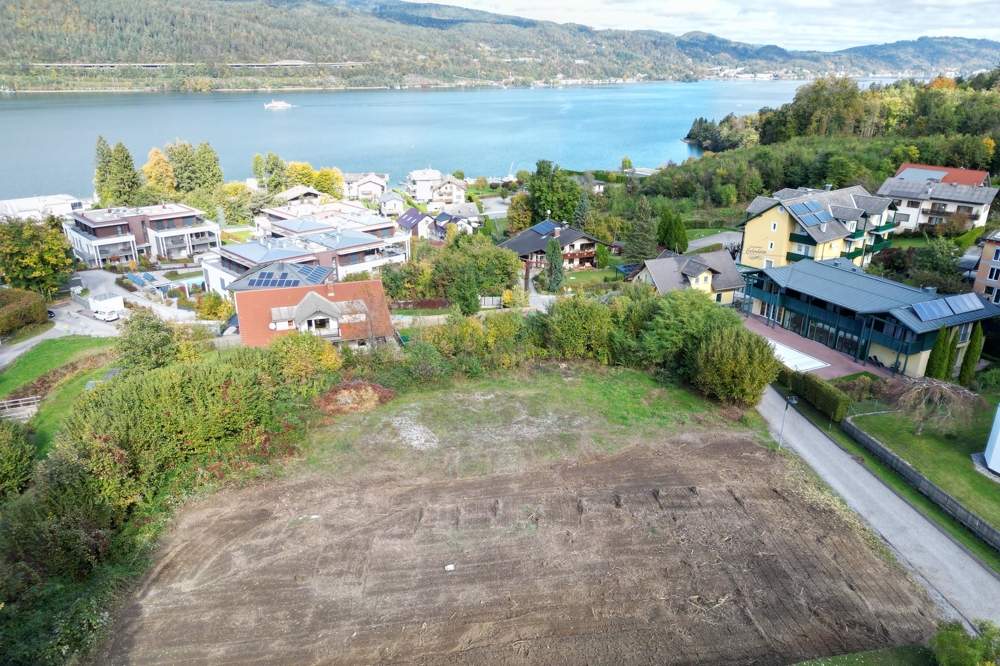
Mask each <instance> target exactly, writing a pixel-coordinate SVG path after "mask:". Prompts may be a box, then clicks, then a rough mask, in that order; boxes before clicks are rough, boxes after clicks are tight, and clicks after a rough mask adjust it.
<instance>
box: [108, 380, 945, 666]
mask: <svg viewBox="0 0 1000 666" xmlns="http://www.w3.org/2000/svg"><path fill="white" fill-rule="evenodd" d="M598 381H617V379H606V380H600V379H599V380H598ZM494 388H497V390H498V391H500V392H501V395H500V397H501V398H502V401H501V402H499V403H498V402H496V401H494V397H496V396H495V394H493V393H482V392H480V393H479V394H478V395H481V397H480V398H473V397H470V399H468V400H460V399H459V398H460V396H461V395H462V393H461V392H460V391H456V392H454V393H447V392H445V393H441V394H437V395H434V396H430V397H429V398H427V399H425V400H426V401H420V400H417V399H407V398H402V399H400V400H399V402H398V403H392V404H389V405H386V406H384V407H382V408H379V409H377V410H376V411H374V412H372V413H370V414H365V415H352V416H349V417H345V420H344V421H343V422H342V423H340V424H338V425H337V426H335V427H334V428H335V429H339V430H340V431H342V432H346V433H347V436H349V437H354V438H357V439H355V440H354V441H352V442H346V443H345V442H344V441H341V440H340V439H337V438H334V439H335V440H336V441H333V442H332V443H331V445H330V447H331V450H336V451H337V453H336V454H335V455H333V457H332V459H325V460H322V461H319V464H318V465H313V468H312V469H310V470H309V471H305V472H303V473H302V474H298V475H293V476H291V477H289V478H286V479H281V480H278V481H271V482H268V483H266V484H260V485H256V486H254V487H250V488H244V489H239V490H230V491H225V492H222V493H220V494H217V495H215V496H212V497H210V498H207V499H205V500H202V501H199V502H197V503H195V504H192V505H190V506H188V507H187V508H186V509H185V510H183V511H182V512H181V514H180V515H179V516H178V518H177V520H176V525H175V527H174V529H173V530H172V533H171V534H170V535H169V536H168V537H166V538H165V540H164V543H163V546H162V549H161V552H160V553H159V555H158V557H157V561H156V564H155V566H154V568H153V569H152V570H151V572H150V573H149V574H148V575H147V576H146V578H145V579H144V580H143V581H142V583H141V584H140V586H139V588H138V590H137V591H136V592H135V594H134V595H133V597H132V598H131V600H130V601H129V602H128V603H127V604H126V606H125V607H124V608H123V610H122V612H121V616H120V617H119V619H118V622H117V624H116V625H115V628H114V629H113V631H112V635H111V639H110V641H109V644H108V645H107V646H106V648H105V651H104V652H103V653H102V654H101V655H100V656H99V657H98V661H99V662H101V663H115V664H127V663H135V664H177V663H184V664H202V663H203V664H263V663H267V664H313V663H376V662H380V663H398V662H403V663H490V664H506V663H536V664H579V663H681V664H717V663H757V664H787V663H792V662H795V661H799V660H804V659H807V658H812V657H818V656H826V655H833V654H839V653H845V652H854V651H859V650H866V649H873V648H880V647H885V646H891V645H903V644H909V643H915V642H919V641H921V640H923V639H925V638H926V637H927V635H928V634H929V632H930V631H931V630H932V625H933V620H934V616H933V613H934V611H933V609H932V607H931V605H930V602H929V601H928V600H927V598H926V596H925V595H924V594H923V592H922V591H921V590H920V589H919V588H918V587H917V586H916V585H915V584H914V583H913V582H912V581H910V579H909V578H908V577H907V576H906V575H905V574H904V573H903V572H902V571H901V570H900V568H899V567H898V566H896V565H895V564H893V563H891V562H888V561H886V560H885V559H883V558H882V557H880V556H878V555H876V554H875V553H874V552H873V550H872V549H871V547H870V546H869V544H868V543H866V538H865V536H864V534H863V533H862V532H861V531H860V530H859V529H857V527H856V526H855V525H852V524H851V522H850V521H849V520H847V519H845V517H844V514H843V512H842V511H840V510H838V509H836V508H835V503H834V502H831V501H829V500H828V498H826V496H825V495H824V494H823V493H822V492H819V491H817V490H816V489H815V488H814V487H813V486H812V485H810V483H811V482H809V481H807V480H806V478H805V475H804V474H803V473H802V472H801V471H800V470H798V469H796V468H795V467H794V466H791V465H789V463H788V460H787V459H785V458H784V457H783V456H782V455H780V454H776V453H774V452H773V451H769V450H767V449H765V448H763V447H761V446H760V445H759V443H757V442H756V441H754V439H755V436H754V435H753V434H752V433H751V432H749V431H747V430H745V429H744V430H733V429H732V428H733V425H734V424H733V423H729V424H728V426H723V425H722V423H721V421H719V420H718V415H717V414H715V413H714V412H710V413H709V412H704V411H700V410H701V408H700V407H697V406H695V405H693V403H692V404H689V405H687V406H686V407H684V408H683V409H684V410H685V413H684V414H683V415H678V414H675V415H674V416H672V417H671V418H672V419H673V420H674V421H675V422H677V423H681V422H683V423H686V424H687V426H686V428H684V429H685V430H686V431H687V434H685V435H673V436H671V435H669V434H660V435H657V434H656V432H657V431H659V432H664V431H663V430H662V429H660V426H661V425H662V423H661V422H660V421H659V420H657V419H653V420H649V419H646V420H642V419H645V418H646V417H642V418H640V416H641V415H638V416H637V415H635V414H631V415H630V414H624V415H623V414H619V415H618V416H613V414H615V413H614V412H606V411H602V410H601V409H600V408H593V409H589V410H584V409H578V408H577V409H571V410H568V411H563V412H557V413H552V412H549V413H546V412H545V410H544V409H542V410H541V411H539V407H538V405H537V402H536V401H534V400H531V399H530V398H531V395H532V394H530V391H529V392H527V393H526V392H525V391H526V390H527V389H525V390H522V389H520V388H517V387H514V386H506V387H503V386H501V387H494ZM649 390H650V391H655V390H656V389H649ZM466 395H469V394H468V393H466ZM482 396H486V397H485V398H483V397H482ZM574 396H576V394H575V393H574V392H573V389H572V387H570V388H568V389H567V391H566V392H564V393H563V394H562V396H561V397H562V398H563V400H562V401H561V402H560V403H559V404H561V405H563V406H565V403H566V401H567V400H571V399H573V398H574ZM576 397H579V396H576ZM675 397H676V396H672V395H670V394H667V395H653V396H652V397H651V398H650V400H651V401H652V402H651V403H650V407H651V410H652V411H651V413H656V412H658V410H659V407H660V405H659V404H658V403H657V401H665V404H666V402H670V401H672V400H674V398H675ZM518 401H522V402H523V404H520V405H519V406H518ZM484 404H485V405H486V407H485V408H484V407H483V405H484ZM498 404H504V405H507V407H505V409H508V410H511V409H513V410H514V411H515V412H517V413H516V414H514V416H515V417H517V418H522V417H523V418H522V420H521V422H520V423H521V426H523V427H512V428H508V429H507V430H505V431H500V432H499V433H498V432H497V431H496V428H495V427H494V424H493V423H492V420H493V419H491V418H490V417H489V415H488V414H489V413H494V412H496V411H497V410H496V409H493V408H490V407H489V406H490V405H494V406H495V405H498ZM512 404H514V407H511V405H512ZM672 404H677V403H676V401H674V402H673V403H672ZM440 405H444V406H445V407H446V408H447V409H445V410H444V411H438V406H440ZM582 406H583V404H582V403H581V404H580V405H578V406H577V407H582ZM608 409H613V408H612V407H608ZM477 410H481V413H482V421H481V422H479V423H475V422H474V423H469V422H468V419H467V418H464V419H463V418H460V417H459V416H456V414H459V413H465V414H466V416H468V414H470V413H480V412H479V411H477ZM519 410H520V411H519ZM699 412H700V413H699ZM518 414H521V416H520V417H518ZM609 414H612V416H609ZM432 416H433V417H432ZM509 417H510V414H504V415H503V417H502V419H501V420H506V419H508V418H509ZM496 418H497V419H500V418H501V417H496ZM564 418H565V419H566V420H563V419H564ZM573 419H575V420H573ZM629 420H631V421H632V422H631V424H630V425H628V426H625V425H623V424H622V423H621V421H629ZM394 423H395V424H396V425H393V424H394ZM460 423H461V424H464V425H462V427H459V424H460ZM543 423H548V428H547V429H546V428H545V427H543ZM399 424H402V425H399ZM602 424H603V427H602V429H600V430H597V428H598V426H599V425H602ZM414 426H419V427H414ZM650 426H656V428H652V429H651V427H650ZM570 428H576V429H578V430H579V431H580V433H579V438H577V439H572V440H566V441H562V442H557V443H556V446H558V447H559V448H558V449H557V451H556V452H555V454H554V455H549V454H548V453H546V454H545V455H542V456H532V455H527V454H526V451H531V450H533V449H534V448H535V444H536V442H533V441H532V440H531V439H529V436H530V437H534V438H538V440H537V441H538V442H540V441H543V440H546V441H547V440H549V439H551V438H552V436H553V435H554V434H555V433H557V432H566V431H567V430H568V429H570ZM658 429H659V430H658ZM331 432H332V430H331V431H327V435H326V436H327V437H332V435H331V434H330V433H331ZM365 432H367V433H369V434H368V435H367V436H363V435H362V433H365ZM477 432H478V434H479V435H480V436H481V437H480V438H478V439H477V438H476V433H477ZM626 432H629V433H638V434H639V435H641V441H636V440H635V439H634V438H632V439H626V438H623V437H622V435H623V433H626ZM672 432H674V433H676V432H677V430H676V429H675V430H673V431H672ZM428 433H429V434H428ZM611 436H614V437H618V440H616V441H617V445H616V446H608V445H607V439H606V438H607V437H611ZM407 438H410V439H413V440H414V441H412V442H409V441H407ZM595 438H596V439H595ZM480 445H481V447H482V448H483V449H485V450H487V451H490V454H489V455H486V456H480V457H478V458H477V457H476V456H472V458H473V460H474V462H473V463H466V462H464V461H463V458H465V457H469V456H471V455H472V454H473V453H474V452H478V451H480ZM551 446H552V445H550V447H549V448H548V449H547V450H548V451H549V452H550V453H551ZM317 467H318V469H317ZM448 565H454V569H453V570H446V567H447V566H448Z"/></svg>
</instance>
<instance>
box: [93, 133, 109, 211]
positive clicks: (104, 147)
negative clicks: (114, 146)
mask: <svg viewBox="0 0 1000 666" xmlns="http://www.w3.org/2000/svg"><path fill="white" fill-rule="evenodd" d="M94 153H95V155H94V192H95V193H96V194H97V198H98V200H99V201H106V200H107V199H108V198H109V197H108V174H109V173H110V172H111V146H110V145H108V142H107V140H106V139H105V138H104V137H103V136H99V137H97V147H96V148H95V150H94Z"/></svg>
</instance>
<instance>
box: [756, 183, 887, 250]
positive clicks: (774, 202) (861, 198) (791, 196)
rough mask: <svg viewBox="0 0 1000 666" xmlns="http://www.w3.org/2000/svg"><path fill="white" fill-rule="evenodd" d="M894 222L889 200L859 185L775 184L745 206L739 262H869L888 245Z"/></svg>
mask: <svg viewBox="0 0 1000 666" xmlns="http://www.w3.org/2000/svg"><path fill="white" fill-rule="evenodd" d="M894 228H895V227H894V222H893V211H892V200H891V199H888V198H886V197H877V196H872V195H871V194H869V192H868V190H866V189H865V188H863V187H861V186H860V185H855V186H853V187H845V188H842V189H839V190H834V189H826V190H814V189H809V188H805V187H801V188H798V189H783V190H778V191H777V192H775V193H774V194H772V195H771V196H769V197H765V196H759V197H757V198H756V199H754V200H753V201H752V202H750V205H749V206H748V207H747V220H746V222H744V223H743V246H742V251H741V255H740V263H742V264H744V265H746V266H753V267H755V268H771V267H774V266H784V265H786V264H789V263H794V262H796V261H799V260H800V259H814V260H817V261H820V260H823V259H834V258H837V257H846V258H847V259H850V260H851V261H852V262H854V263H855V264H857V265H858V266H867V265H868V264H869V263H870V262H871V258H872V255H874V254H875V253H877V252H879V251H881V250H883V249H885V248H887V247H889V246H890V244H891V242H890V239H889V233H890V232H891V231H892V230H893V229H894Z"/></svg>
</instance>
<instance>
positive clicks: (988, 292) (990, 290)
mask: <svg viewBox="0 0 1000 666" xmlns="http://www.w3.org/2000/svg"><path fill="white" fill-rule="evenodd" d="M993 292H994V289H993V287H986V288H985V289H983V293H984V294H986V295H987V296H992V295H993Z"/></svg>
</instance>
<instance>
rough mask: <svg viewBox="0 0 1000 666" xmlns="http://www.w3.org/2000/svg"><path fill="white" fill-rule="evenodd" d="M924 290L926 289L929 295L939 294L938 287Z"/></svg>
mask: <svg viewBox="0 0 1000 666" xmlns="http://www.w3.org/2000/svg"><path fill="white" fill-rule="evenodd" d="M923 289H924V292H926V293H928V294H936V293H937V287H924V288H923Z"/></svg>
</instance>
